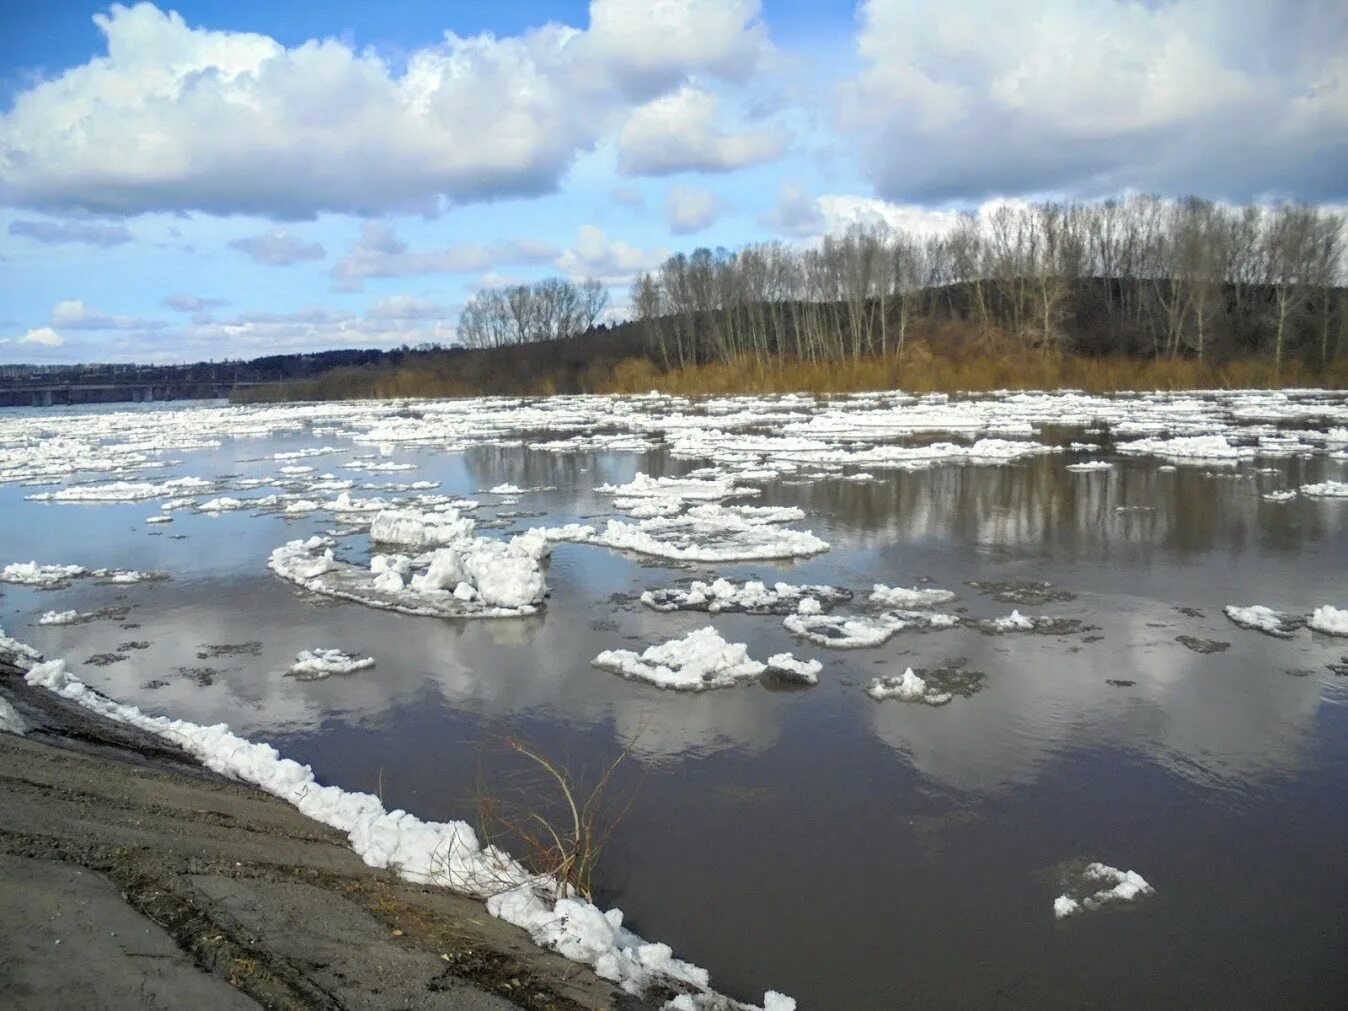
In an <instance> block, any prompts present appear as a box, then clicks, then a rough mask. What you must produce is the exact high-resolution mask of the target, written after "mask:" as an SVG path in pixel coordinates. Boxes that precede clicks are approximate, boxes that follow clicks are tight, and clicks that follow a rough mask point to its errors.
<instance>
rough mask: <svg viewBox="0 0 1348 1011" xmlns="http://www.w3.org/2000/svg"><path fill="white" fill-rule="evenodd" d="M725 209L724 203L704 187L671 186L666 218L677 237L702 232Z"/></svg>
mask: <svg viewBox="0 0 1348 1011" xmlns="http://www.w3.org/2000/svg"><path fill="white" fill-rule="evenodd" d="M725 209H726V205H725V203H724V201H722V200H721V198H720V197H718V196H717V195H716V194H715V193H713V192H712V191H711V190H709V189H706V188H705V187H702V186H671V187H670V188H669V193H668V194H666V196H665V217H666V219H667V220H668V222H669V230H670V231H671V232H673V233H674V234H675V235H688V234H690V233H692V232H700V231H702V229H704V228H706V227H708V226H709V225H710V224H712V222H714V221H715V220H716V219H717V217H718V216H720V214H721V213H722V212H723V211H724V210H725Z"/></svg>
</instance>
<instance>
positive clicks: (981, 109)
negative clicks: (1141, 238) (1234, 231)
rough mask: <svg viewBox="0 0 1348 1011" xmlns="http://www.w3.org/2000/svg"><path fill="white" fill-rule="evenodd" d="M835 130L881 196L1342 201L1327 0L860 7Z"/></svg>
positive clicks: (1340, 109) (1341, 81) (1338, 35)
mask: <svg viewBox="0 0 1348 1011" xmlns="http://www.w3.org/2000/svg"><path fill="white" fill-rule="evenodd" d="M857 48H858V53H859V55H860V57H861V59H862V62H863V69H862V70H861V72H860V73H859V74H858V75H857V76H856V77H855V78H853V79H852V80H851V81H849V82H847V84H846V85H845V86H844V87H843V88H842V89H841V92H840V95H839V108H838V113H839V118H838V122H839V125H840V126H841V128H842V129H843V131H844V132H845V133H846V134H847V135H848V136H850V137H851V138H852V139H853V140H854V142H855V143H856V144H857V145H858V146H859V149H860V151H861V153H862V157H863V159H864V163H865V165H866V166H867V169H868V171H869V175H870V177H871V179H872V181H873V182H874V184H875V186H876V188H877V190H878V191H879V194H880V195H881V196H882V197H886V198H889V199H893V200H905V201H922V202H928V201H944V200H952V199H962V200H978V199H982V198H984V197H987V196H993V195H997V194H1032V193H1037V192H1045V191H1061V192H1069V193H1076V194H1081V195H1085V196H1091V195H1096V194H1103V193H1114V192H1117V191H1119V190H1122V189H1130V188H1131V189H1143V190H1160V191H1163V192H1170V193H1176V192H1199V193H1203V194H1206V195H1209V196H1214V197H1226V198H1231V199H1241V200H1244V199H1251V198H1255V197H1258V196H1260V195H1264V194H1275V195H1284V196H1292V197H1297V198H1302V199H1310V200H1321V199H1335V198H1342V197H1343V196H1344V195H1345V194H1348V174H1346V173H1344V172H1343V166H1344V165H1345V164H1348V55H1345V54H1348V7H1344V5H1343V4H1341V3H1334V2H1332V0H1312V2H1309V3H1304V4H1290V5H1289V4H1267V3H1261V2H1257V0H1235V2H1232V0H1173V2H1169V3H1118V2H1115V0H1084V2H1082V0H1046V2H1043V3H1039V4H1036V5H1034V6H1033V7H1032V8H1028V9H1024V10H1016V9H1008V8H1007V7H1006V6H1005V5H1004V4H1000V3H996V2H994V0H970V2H967V3H961V4H931V3H925V2H919V0H867V2H866V3H865V4H864V5H863V7H862V11H861V27H860V30H859V34H858V37H857Z"/></svg>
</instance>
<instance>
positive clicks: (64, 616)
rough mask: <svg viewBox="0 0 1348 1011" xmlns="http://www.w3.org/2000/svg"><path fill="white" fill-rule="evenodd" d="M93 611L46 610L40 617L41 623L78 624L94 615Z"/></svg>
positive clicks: (39, 622) (39, 621)
mask: <svg viewBox="0 0 1348 1011" xmlns="http://www.w3.org/2000/svg"><path fill="white" fill-rule="evenodd" d="M94 614H95V612H93V611H83V612H82V611H45V612H43V614H42V617H40V618H38V620H37V623H38V624H39V625H78V624H80V623H81V622H84V621H88V620H89V619H90V618H92V617H94Z"/></svg>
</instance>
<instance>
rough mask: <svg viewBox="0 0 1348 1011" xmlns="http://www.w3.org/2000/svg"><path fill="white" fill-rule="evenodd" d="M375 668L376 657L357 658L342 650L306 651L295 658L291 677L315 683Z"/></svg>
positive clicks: (291, 668) (302, 651) (291, 667)
mask: <svg viewBox="0 0 1348 1011" xmlns="http://www.w3.org/2000/svg"><path fill="white" fill-rule="evenodd" d="M373 666H374V657H371V656H367V657H357V656H355V655H353V654H351V653H345V652H343V651H342V650H340V649H306V650H301V651H300V652H299V653H298V654H297V655H296V656H295V662H294V663H293V664H291V665H290V675H291V676H292V677H297V678H300V679H301V680H304V681H314V680H317V679H319V678H325V677H330V676H331V675H333V674H354V673H355V672H356V671H358V670H365V669H366V668H367V667H373Z"/></svg>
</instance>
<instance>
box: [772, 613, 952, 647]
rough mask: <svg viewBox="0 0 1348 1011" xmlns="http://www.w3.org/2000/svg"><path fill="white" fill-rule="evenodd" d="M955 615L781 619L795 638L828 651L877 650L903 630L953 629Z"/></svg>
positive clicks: (894, 614) (809, 616)
mask: <svg viewBox="0 0 1348 1011" xmlns="http://www.w3.org/2000/svg"><path fill="white" fill-rule="evenodd" d="M959 623H960V619H959V616H958V615H954V614H940V613H932V612H924V611H884V612H882V613H881V614H878V615H874V616H872V615H850V616H849V615H832V614H790V615H787V616H786V618H784V619H783V624H785V625H786V627H787V629H789V630H790V631H791V632H793V633H794V634H796V635H798V636H800V637H801V638H803V639H808V640H809V641H810V642H812V643H814V644H815V645H817V646H827V647H829V648H830V649H865V648H867V647H871V646H879V645H882V644H883V643H884V642H886V641H887V640H888V639H889V638H890V637H892V636H894V635H896V634H897V633H899V632H902V631H904V630H905V629H917V630H933V631H934V630H940V629H946V628H954V627H955V626H956V625H958V624H959Z"/></svg>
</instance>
